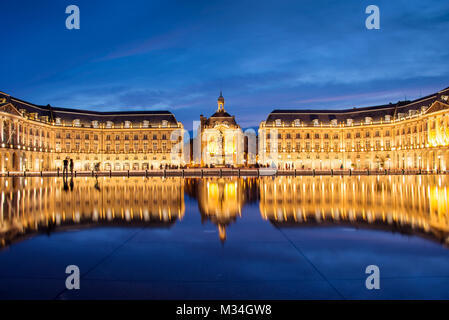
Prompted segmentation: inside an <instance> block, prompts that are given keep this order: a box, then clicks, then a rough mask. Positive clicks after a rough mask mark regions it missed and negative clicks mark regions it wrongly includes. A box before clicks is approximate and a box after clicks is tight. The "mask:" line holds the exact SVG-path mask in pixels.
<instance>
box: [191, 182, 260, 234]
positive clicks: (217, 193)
mask: <svg viewBox="0 0 449 320" xmlns="http://www.w3.org/2000/svg"><path fill="white" fill-rule="evenodd" d="M186 184H188V185H189V186H188V187H187V186H186V190H190V192H192V193H191V194H192V195H193V196H194V197H195V198H197V200H198V207H199V210H200V213H201V218H202V221H204V220H210V221H212V223H214V224H216V225H217V226H218V232H219V237H220V240H221V241H225V240H226V227H227V226H228V225H229V224H231V223H232V222H235V221H236V219H237V217H241V215H242V208H243V206H244V205H245V203H248V202H250V201H252V200H253V199H254V197H253V196H251V194H252V193H255V192H254V191H256V190H257V189H256V180H255V179H254V178H238V179H229V178H207V179H189V181H188V182H187V183H186ZM251 190H252V191H253V192H251Z"/></svg>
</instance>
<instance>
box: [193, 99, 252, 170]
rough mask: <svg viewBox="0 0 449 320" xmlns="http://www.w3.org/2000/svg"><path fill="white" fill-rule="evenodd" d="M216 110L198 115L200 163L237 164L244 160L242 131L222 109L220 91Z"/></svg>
mask: <svg viewBox="0 0 449 320" xmlns="http://www.w3.org/2000/svg"><path fill="white" fill-rule="evenodd" d="M217 103H218V108H217V111H216V112H215V113H214V114H213V115H212V116H211V117H210V118H206V117H203V115H201V116H200V136H201V165H202V166H210V165H214V166H227V165H228V166H238V165H242V164H243V160H244V145H243V143H244V137H243V131H242V129H241V128H240V126H239V125H238V124H237V122H236V121H235V117H234V116H231V115H230V114H229V113H227V112H226V110H225V109H224V104H225V100H224V98H223V95H222V94H221V93H220V96H219V97H218V101H217Z"/></svg>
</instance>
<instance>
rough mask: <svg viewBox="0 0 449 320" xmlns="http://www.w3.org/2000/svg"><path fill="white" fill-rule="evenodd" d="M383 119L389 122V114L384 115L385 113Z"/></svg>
mask: <svg viewBox="0 0 449 320" xmlns="http://www.w3.org/2000/svg"><path fill="white" fill-rule="evenodd" d="M385 121H386V122H390V121H391V115H389V114H386V115H385Z"/></svg>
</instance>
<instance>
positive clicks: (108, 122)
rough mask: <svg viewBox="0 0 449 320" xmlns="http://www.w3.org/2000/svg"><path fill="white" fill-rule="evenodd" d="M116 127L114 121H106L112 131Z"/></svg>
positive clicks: (107, 126)
mask: <svg viewBox="0 0 449 320" xmlns="http://www.w3.org/2000/svg"><path fill="white" fill-rule="evenodd" d="M113 127H114V122H112V121H106V128H107V129H111V128H113Z"/></svg>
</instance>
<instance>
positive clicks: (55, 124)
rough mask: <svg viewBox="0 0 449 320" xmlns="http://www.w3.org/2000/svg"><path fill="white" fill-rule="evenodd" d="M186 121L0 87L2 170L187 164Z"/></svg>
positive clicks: (158, 113) (165, 114)
mask: <svg viewBox="0 0 449 320" xmlns="http://www.w3.org/2000/svg"><path fill="white" fill-rule="evenodd" d="M183 130H184V129H183V126H182V124H181V123H180V122H178V121H177V120H176V118H175V117H174V115H173V114H172V113H170V112H168V111H142V112H93V111H83V110H75V109H63V108H54V107H51V106H49V105H48V106H38V105H34V104H30V103H27V102H25V101H22V100H19V99H16V98H13V97H11V96H9V95H7V94H4V93H0V133H1V136H0V166H1V167H0V171H1V172H6V171H25V170H30V171H41V170H42V171H46V170H56V169H57V168H61V169H62V165H63V164H62V161H63V160H64V159H65V158H67V157H68V158H71V159H73V160H74V165H75V168H74V169H75V170H93V169H94V165H95V164H96V163H100V170H113V171H118V170H146V169H151V168H152V167H153V168H155V169H156V168H159V167H160V166H165V165H176V166H179V165H183V164H185V160H184V159H183V156H182V152H183V150H182V149H183V141H182V137H183Z"/></svg>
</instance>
